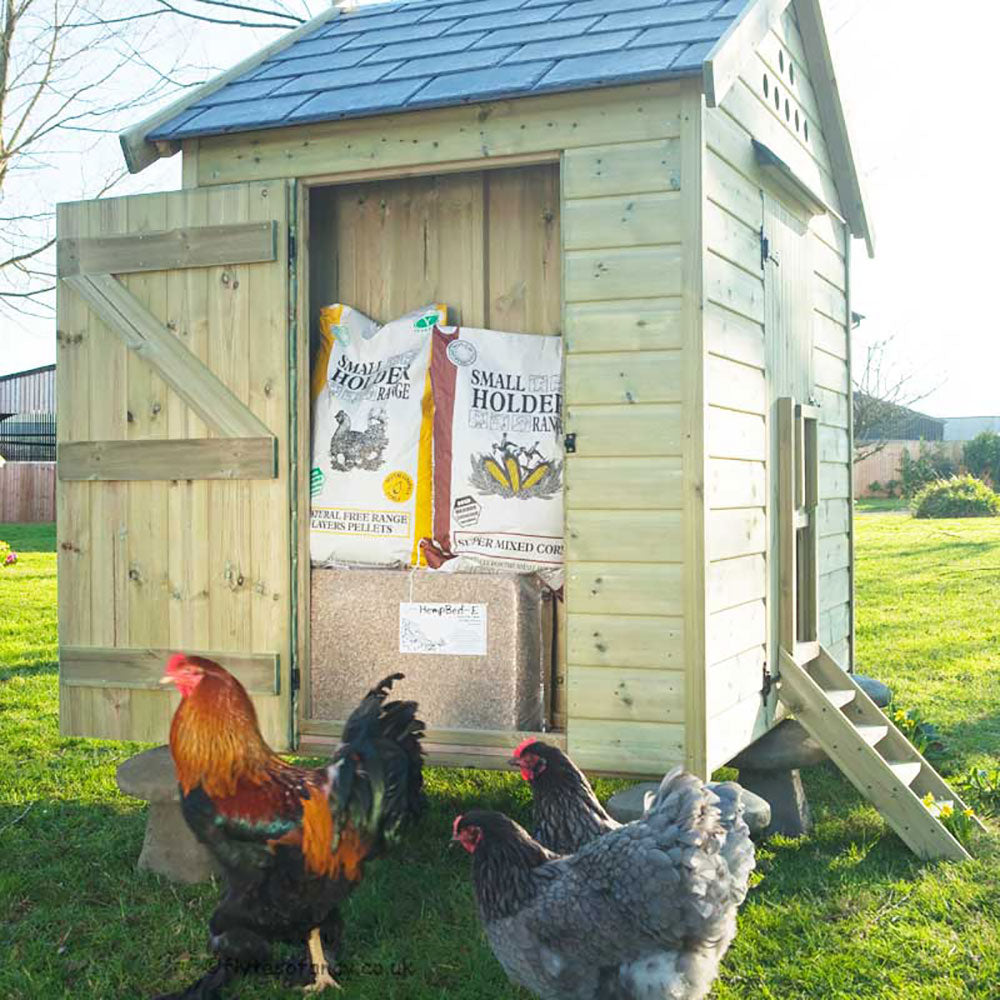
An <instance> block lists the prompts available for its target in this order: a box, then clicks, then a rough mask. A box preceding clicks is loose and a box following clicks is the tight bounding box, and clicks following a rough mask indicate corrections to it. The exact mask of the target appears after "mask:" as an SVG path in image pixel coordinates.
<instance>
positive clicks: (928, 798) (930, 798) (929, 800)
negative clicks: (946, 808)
mask: <svg viewBox="0 0 1000 1000" xmlns="http://www.w3.org/2000/svg"><path fill="white" fill-rule="evenodd" d="M922 801H923V803H924V805H925V806H927V808H928V809H930V807H931V806H932V805H934V795H933V793H932V792H928V793H927V794H926V795H925V796H924V797H923V799H922Z"/></svg>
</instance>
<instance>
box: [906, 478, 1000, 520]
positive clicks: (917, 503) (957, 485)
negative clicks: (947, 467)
mask: <svg viewBox="0 0 1000 1000" xmlns="http://www.w3.org/2000/svg"><path fill="white" fill-rule="evenodd" d="M910 506H911V508H912V510H913V516H914V517H996V516H997V515H998V514H1000V496H998V495H997V494H996V493H994V492H993V490H991V489H990V488H989V487H988V486H987V485H986V483H984V482H983V481H982V480H981V479H976V478H975V477H974V476H952V477H951V479H942V480H939V481H938V482H934V483H928V484H927V485H926V486H925V487H924V488H923V489H922V490H921V491H920V492H919V493H918V494H917V495H916V496H915V497H914V498H913V500H912V501H911V504H910Z"/></svg>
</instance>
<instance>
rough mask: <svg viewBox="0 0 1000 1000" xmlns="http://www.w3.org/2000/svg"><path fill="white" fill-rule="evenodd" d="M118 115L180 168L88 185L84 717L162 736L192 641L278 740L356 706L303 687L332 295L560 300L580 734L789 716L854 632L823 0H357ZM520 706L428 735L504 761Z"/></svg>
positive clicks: (67, 582)
mask: <svg viewBox="0 0 1000 1000" xmlns="http://www.w3.org/2000/svg"><path fill="white" fill-rule="evenodd" d="M122 144H123V148H124V151H125V156H126V159H127V161H128V164H129V168H130V169H131V170H132V171H140V170H142V169H144V168H145V167H147V166H148V165H150V164H151V163H152V162H153V161H155V160H156V159H157V158H159V157H164V156H171V155H173V154H175V153H178V152H179V153H181V155H182V157H183V168H182V176H183V189H182V190H178V191H173V192H165V193H162V194H147V195H139V196H135V197H128V198H114V199H103V200H100V201H94V202H78V203H72V204H64V205H61V206H60V208H59V231H58V236H59V254H58V260H59V275H60V284H59V334H58V337H59V345H58V375H59V400H60V412H59V463H58V467H59V500H58V508H59V525H58V538H59V623H60V679H61V721H62V731H63V732H64V733H67V734H77V735H83V736H94V737H109V738H116V739H119V738H125V739H134V740H163V739H164V737H165V735H166V733H167V728H168V724H169V720H170V717H171V713H172V708H173V704H174V702H173V701H172V698H174V697H175V696H174V695H172V694H168V693H166V692H164V691H163V690H161V689H160V688H159V687H158V685H157V683H156V682H157V679H158V678H159V676H160V672H161V667H162V664H163V662H164V660H165V658H166V657H167V655H168V654H169V653H170V652H172V651H175V650H178V649H182V650H185V651H187V652H200V653H204V654H206V655H212V656H216V657H217V658H219V659H220V660H221V661H222V662H223V663H224V664H225V665H226V666H228V667H230V668H231V669H233V670H234V671H235V673H236V674H237V675H238V676H239V677H240V678H241V680H242V681H243V682H244V683H245V684H246V685H247V687H248V689H249V690H250V691H251V692H252V694H253V696H254V698H255V701H256V703H257V706H258V708H259V710H260V712H261V716H262V719H263V724H264V728H265V732H266V736H267V738H268V739H269V740H270V741H271V742H272V744H274V745H275V746H277V747H290V746H299V745H302V746H314V747H315V746H317V745H319V744H322V743H324V742H328V741H330V740H331V739H333V738H335V736H336V734H337V732H338V726H339V723H340V721H341V720H338V719H329V718H317V717H315V713H314V712H313V711H312V710H311V708H310V703H309V698H308V697H307V696H306V694H305V692H307V690H308V683H307V682H308V675H309V670H310V654H309V642H310V635H309V621H310V609H309V593H310V588H309V574H310V564H309V554H308V551H309V550H308V516H307V515H308V511H309V501H310V489H309V487H310V484H309V454H310V441H309V393H308V387H309V382H310V371H309V338H310V323H311V320H312V318H313V317H314V316H315V314H316V311H317V309H318V307H319V306H320V305H322V304H324V303H327V302H331V301H341V302H347V303H350V304H352V305H354V306H356V307H357V308H359V309H361V310H362V311H364V312H366V313H367V314H369V315H371V316H374V317H376V318H378V319H380V320H386V319H389V318H391V317H393V316H397V315H400V314H402V313H403V312H404V311H406V310H407V309H412V308H415V307H418V306H420V305H422V304H423V303H426V302H444V303H448V304H449V306H450V307H451V308H452V309H453V310H455V311H456V312H457V318H458V319H459V321H460V322H461V323H462V324H464V325H469V326H476V327H493V328H495V329H500V330H507V331H512V332H524V333H534V334H538V335H552V334H558V333H561V334H562V336H563V338H564V347H565V371H564V380H563V390H564V404H565V411H564V418H565V434H566V456H565V461H566V465H565V468H566V490H565V524H566V584H565V606H564V608H565V614H564V615H563V616H562V618H561V619H560V622H559V624H558V634H559V636H560V641H559V642H558V643H557V646H558V655H557V662H556V664H555V668H554V672H553V673H554V676H553V678H552V679H551V686H552V691H551V698H550V705H551V709H550V714H549V717H548V718H547V719H546V730H547V731H546V738H548V739H550V740H553V741H555V742H559V743H561V744H562V745H563V746H565V747H567V748H568V751H569V752H570V754H571V755H572V756H573V757H574V758H575V759H576V760H577V761H578V762H579V763H580V764H581V765H582V766H584V767H586V768H590V769H593V770H597V771H602V772H608V773H620V774H629V775H658V774H661V773H662V772H663V771H664V770H665V769H666V768H667V767H669V766H670V765H672V764H674V763H677V762H682V763H685V764H686V765H687V766H688V767H689V768H691V769H692V770H694V771H695V772H697V773H700V774H703V775H705V774H708V773H710V772H711V771H712V770H713V769H714V768H716V767H718V766H720V765H722V764H724V763H725V762H726V761H728V760H729V759H730V758H732V757H733V756H734V755H735V754H736V753H737V752H738V751H740V750H741V749H743V748H744V747H745V746H747V745H748V744H749V743H751V742H752V741H753V740H754V739H755V738H757V737H758V736H760V735H761V734H762V733H764V732H765V731H767V730H768V728H769V727H771V726H772V725H773V724H774V723H775V721H776V719H778V718H780V717H781V715H782V713H783V711H784V708H783V707H782V706H781V705H780V703H779V691H780V685H779V684H778V682H779V680H780V678H781V676H782V664H783V657H784V658H786V659H789V661H790V662H794V663H796V664H798V665H808V664H809V663H811V662H813V661H814V660H816V659H817V658H818V657H820V655H821V651H822V655H823V656H825V657H827V658H828V659H829V660H830V662H835V663H837V664H840V665H841V666H843V667H849V666H850V664H851V659H852V641H853V624H852V620H853V616H852V572H853V570H852V535H851V499H850V480H851V476H850V471H851V405H850V391H851V390H850V379H849V368H850V316H851V310H850V296H849V280H848V262H849V256H850V252H851V244H852V240H853V239H856V238H858V239H863V240H865V241H866V243H867V245H868V249H869V251H870V250H871V248H872V233H871V228H870V225H869V223H868V220H867V216H866V211H865V205H864V202H863V199H862V195H861V190H860V187H859V181H858V173H857V170H856V168H855V166H854V161H853V157H852V152H851V147H850V144H849V142H848V137H847V130H846V126H845V119H844V114H843V109H842V107H841V104H840V101H839V97H838V91H837V86H836V82H835V77H834V72H833V67H832V64H831V60H830V52H829V49H828V46H827V39H826V34H825V31H824V27H823V20H822V16H821V12H820V4H819V2H818V0H792V2H791V3H789V2H788V0H694V2H679V0H620V2H617V3H614V4H607V3H604V2H602V0H488V2H479V0H451V2H449V0H398V2H389V3H385V4H375V5H370V6H362V7H358V8H355V9H351V10H341V9H339V8H337V7H333V8H331V9H330V10H328V11H326V12H325V13H323V14H321V15H320V16H319V17H317V18H315V19H314V20H312V21H310V22H309V23H308V24H306V25H304V26H303V27H302V28H300V29H299V30H297V31H295V32H292V33H291V34H289V35H288V36H286V37H284V38H282V39H281V40H280V41H279V42H277V43H275V44H274V45H271V46H270V47H269V48H267V49H265V50H263V51H262V52H259V53H258V54H257V55H255V56H254V57H253V58H251V59H249V60H247V61H245V62H244V63H241V64H240V65H239V66H236V67H234V68H233V69H232V70H230V71H229V72H228V73H225V74H223V75H222V76H220V77H219V78H217V79H216V80H213V81H212V82H210V83H209V84H207V85H205V86H202V87H200V88H198V89H196V90H193V91H191V92H190V93H189V94H188V95H187V96H185V97H184V98H183V99H182V100H181V101H179V102H178V103H176V104H174V105H172V106H171V107H169V108H167V109H165V110H164V111H163V112H161V113H159V114H157V115H156V116H154V117H153V118H151V119H149V120H147V121H145V122H143V123H141V124H140V125H137V126H136V127H135V128H133V129H131V130H130V131H128V132H127V133H125V134H124V135H123V136H122ZM343 628H344V629H350V628H351V622H350V620H345V621H344V622H343ZM823 662H824V663H826V660H824V661H823ZM817 683H819V682H818V681H817ZM817 690H819V688H817ZM520 736H521V734H516V733H512V732H496V731H477V730H468V729H467V730H461V729H456V730H445V731H434V732H432V733H430V735H429V741H428V742H429V746H430V750H431V751H432V754H431V757H432V760H437V761H444V762H451V763H463V764H473V765H482V766H495V765H500V764H502V762H503V761H504V759H505V758H506V756H507V755H508V752H509V750H510V748H511V747H512V746H513V745H514V744H515V743H516V742H517V741H518V739H519V738H520Z"/></svg>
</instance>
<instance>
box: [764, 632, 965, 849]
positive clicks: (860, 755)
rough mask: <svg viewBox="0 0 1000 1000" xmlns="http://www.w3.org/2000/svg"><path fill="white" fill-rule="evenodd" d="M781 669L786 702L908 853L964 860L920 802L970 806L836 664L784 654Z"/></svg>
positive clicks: (822, 656) (824, 655) (824, 657)
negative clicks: (803, 661)
mask: <svg viewBox="0 0 1000 1000" xmlns="http://www.w3.org/2000/svg"><path fill="white" fill-rule="evenodd" d="M780 663H781V675H780V678H779V687H778V693H779V695H780V697H781V699H782V701H784V702H785V704H786V705H787V706H788V707H789V708H790V709H791V710H792V712H793V713H794V714H795V716H796V717H797V718H798V720H799V722H801V723H802V725H803V726H804V727H805V729H806V730H807V731H808V732H809V734H810V735H811V736H812V737H813V738H814V739H815V740H817V741H818V742H819V744H820V745H821V746H822V747H823V749H824V750H826V752H827V753H828V754H829V755H830V758H831V760H833V762H834V763H835V764H836V765H837V766H838V767H839V768H840V770H841V771H842V772H843V773H844V775H845V776H846V777H847V778H849V779H850V781H851V783H852V784H853V785H854V787H855V788H857V789H858V791H860V792H861V793H862V795H864V796H865V797H866V798H867V799H868V800H869V801H870V802H871V803H872V805H874V806H875V808H876V809H878V811H879V812H880V813H881V814H882V815H883V816H884V817H885V818H886V820H887V821H888V823H889V825H890V826H891V827H892V828H893V829H894V830H895V831H896V833H897V834H899V836H900V837H901V838H902V840H903V841H904V842H905V843H906V845H907V846H908V847H909V848H910V850H912V851H913V852H914V853H915V854H917V855H918V856H920V857H922V858H948V859H951V860H955V861H960V860H965V859H967V858H968V857H969V854H968V852H967V851H966V849H965V848H964V847H963V846H962V845H961V844H960V843H959V842H958V841H957V840H956V839H955V837H954V836H953V835H952V834H951V832H950V831H949V830H948V828H947V827H946V826H945V825H944V824H943V823H942V822H941V821H940V819H939V818H938V817H936V816H934V815H933V814H932V813H931V811H930V810H929V809H928V808H927V806H926V805H925V804H924V803H923V801H921V800H922V798H923V796H924V795H925V794H929V795H932V796H933V797H934V798H935V799H937V800H939V801H940V800H950V801H952V802H954V807H955V809H956V810H958V809H964V808H965V803H964V802H962V800H961V798H960V797H959V796H958V795H956V794H955V793H954V790H953V789H951V788H949V787H948V785H947V783H946V782H945V781H944V779H942V778H941V776H940V775H939V774H938V773H937V772H936V771H935V770H934V768H933V767H931V766H930V764H928V763H927V762H926V761H925V760H924V759H923V757H921V756H920V754H919V753H917V751H916V750H915V749H914V747H913V745H912V744H911V743H910V742H909V741H908V740H907V739H906V737H905V736H904V735H903V734H902V733H901V732H900V731H899V730H898V729H897V728H896V727H895V726H894V725H893V724H892V722H891V721H890V720H889V719H887V718H886V716H885V714H884V713H883V712H882V711H881V710H880V709H879V708H878V706H877V705H875V703H874V702H873V701H871V699H870V698H869V697H868V696H867V695H866V694H865V693H864V691H863V690H862V689H861V688H860V687H858V686H857V684H856V683H855V682H854V680H853V678H851V677H850V675H849V674H847V673H846V672H845V671H844V669H843V668H842V667H841V666H840V665H839V664H838V663H837V662H836V660H834V659H833V657H831V656H830V654H829V653H828V652H827V651H826V650H825V649H823V648H822V647H820V648H819V653H818V655H817V657H816V658H815V659H814V660H811V661H809V662H808V665H807V666H804V665H803V664H801V663H799V662H797V661H796V659H795V657H793V656H792V655H791V654H790V653H789V652H788V651H787V650H786V649H781V650H780ZM847 706H850V707H847ZM842 709H843V711H842ZM883 741H885V742H884V743H883ZM879 744H881V749H876V747H877V745H879ZM914 783H916V785H917V790H914V788H912V787H911V786H912V785H913V784H914Z"/></svg>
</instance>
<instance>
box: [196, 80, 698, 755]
mask: <svg viewBox="0 0 1000 1000" xmlns="http://www.w3.org/2000/svg"><path fill="white" fill-rule="evenodd" d="M700 106H701V97H700V93H699V92H698V85H697V81H688V82H687V83H685V84H683V85H682V84H680V83H673V84H656V85H644V86H635V87H623V88H618V89H613V90H600V91H595V92H593V93H583V94H560V95H553V96H548V97H539V98H526V99H521V100H516V101H506V102H498V103H495V104H489V105H483V106H471V107H463V108H450V109H445V110H441V111H429V112H422V113H410V114H404V115H392V116H384V117H380V118H374V119H366V120H360V121H355V122H341V123H333V124H322V125H315V126H310V127H308V128H296V129H284V130H277V131H273V132H268V133H261V134H259V135H254V136H246V135H238V136H228V137H219V138H213V139H205V140H200V141H197V142H189V143H186V144H185V177H186V180H187V182H188V183H191V184H196V185H212V184H217V183H225V182H227V181H236V180H249V179H261V178H267V177H276V176H280V177H295V178H308V179H310V183H316V182H318V181H321V180H329V181H330V182H331V183H343V182H349V181H351V180H359V181H360V180H370V179H377V178H378V177H379V176H384V177H398V176H400V175H406V174H407V173H413V174H421V173H427V172H429V171H438V172H442V171H446V172H460V171H464V172H468V171H480V170H482V168H483V167H484V166H488V165H493V166H502V165H505V164H506V165H513V164H514V163H516V162H525V161H530V159H531V158H532V157H538V158H540V159H546V158H551V156H552V154H553V153H555V154H556V156H559V155H560V154H561V160H562V169H561V178H562V181H561V183H562V192H561V194H562V207H561V221H562V226H561V229H562V249H563V264H564V269H563V276H562V281H563V301H564V313H563V316H562V326H563V331H564V334H565V337H566V430H567V432H568V433H571V434H576V442H577V443H576V449H577V450H576V453H575V454H571V455H568V456H567V464H566V485H567V494H566V505H567V515H566V516H567V556H568V565H567V584H566V591H567V606H568V608H569V611H570V614H569V622H568V635H567V663H568V686H569V692H568V703H569V704H568V715H569V721H568V733H567V735H568V747H569V750H570V753H572V754H573V756H574V757H575V759H577V760H578V761H579V762H580V763H581V764H582V765H584V766H586V767H589V768H594V769H597V770H604V771H621V772H627V773H644V774H657V773H662V770H663V769H664V768H665V767H666V766H669V765H670V764H671V763H674V762H679V761H682V760H684V759H687V761H688V763H689V764H690V765H691V766H693V767H696V768H697V769H699V770H704V737H703V724H704V698H703V691H702V681H703V671H702V664H703V651H702V648H701V645H700V644H701V643H702V642H703V639H704V620H703V602H702V600H701V597H700V590H699V588H700V583H699V581H700V579H701V576H703V550H702V547H701V542H700V540H699V539H700V538H701V531H702V524H701V520H702V510H701V493H700V490H701V484H702V482H703V476H704V461H703V454H702V450H701V432H702V424H701V379H702V367H701V347H700V339H701V328H700V323H699V322H698V320H697V317H698V312H699V309H698V307H699V305H700V301H699V298H698V296H699V294H700V281H701V266H700V256H701V246H700V242H699V238H698V231H699V226H698V222H697V220H698V216H699V214H700V195H699V192H700V184H701V176H700V167H701V158H700V127H701V118H700ZM682 136H683V137H684V138H683V139H682ZM486 161H491V163H487V162H486ZM685 195H688V197H687V198H685ZM685 484H687V486H686V487H685ZM300 621H301V618H300ZM463 759H468V758H463Z"/></svg>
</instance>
